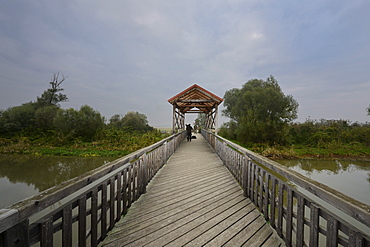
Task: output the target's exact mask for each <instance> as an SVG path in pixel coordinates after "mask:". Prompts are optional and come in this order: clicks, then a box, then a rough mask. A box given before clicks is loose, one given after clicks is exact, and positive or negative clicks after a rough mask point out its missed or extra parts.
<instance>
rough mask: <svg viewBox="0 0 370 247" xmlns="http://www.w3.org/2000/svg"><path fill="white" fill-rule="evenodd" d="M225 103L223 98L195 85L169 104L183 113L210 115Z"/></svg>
mask: <svg viewBox="0 0 370 247" xmlns="http://www.w3.org/2000/svg"><path fill="white" fill-rule="evenodd" d="M222 101H223V99H222V98H220V97H218V96H216V95H215V94H213V93H211V92H209V91H208V90H206V89H204V88H202V87H200V86H198V85H197V84H194V85H193V86H191V87H189V88H187V89H185V90H184V91H182V92H181V93H179V94H177V95H175V96H173V97H172V98H170V99H169V100H168V102H169V103H170V104H172V105H174V106H175V107H176V108H177V109H179V111H180V112H182V113H208V112H211V111H212V109H213V108H215V107H217V106H218V105H219V104H221V103H222Z"/></svg>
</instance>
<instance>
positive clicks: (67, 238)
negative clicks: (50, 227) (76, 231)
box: [62, 204, 72, 247]
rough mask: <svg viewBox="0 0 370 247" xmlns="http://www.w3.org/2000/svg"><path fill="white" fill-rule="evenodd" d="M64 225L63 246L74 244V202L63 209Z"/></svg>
mask: <svg viewBox="0 0 370 247" xmlns="http://www.w3.org/2000/svg"><path fill="white" fill-rule="evenodd" d="M62 225H63V230H62V236H63V241H62V242H63V246H65V247H68V246H72V204H69V205H68V206H67V207H65V208H64V209H63V219H62Z"/></svg>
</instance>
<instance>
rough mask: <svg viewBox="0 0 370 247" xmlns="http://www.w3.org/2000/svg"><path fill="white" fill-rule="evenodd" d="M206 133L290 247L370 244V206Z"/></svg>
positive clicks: (205, 135)
mask: <svg viewBox="0 0 370 247" xmlns="http://www.w3.org/2000/svg"><path fill="white" fill-rule="evenodd" d="M202 135H203V136H204V137H205V138H206V140H207V141H208V142H209V144H210V145H211V146H212V147H213V149H214V150H215V152H216V153H217V154H218V156H219V157H220V158H221V160H222V161H223V163H224V164H225V166H226V167H227V168H228V169H229V171H230V172H231V173H232V174H233V176H234V177H235V179H236V180H237V181H238V183H239V184H240V185H241V186H242V188H243V190H244V194H245V196H246V197H249V198H250V199H251V200H252V202H253V203H254V204H255V205H256V207H257V208H258V209H259V210H260V212H261V213H262V214H263V216H264V218H265V219H266V221H267V222H269V223H270V225H271V226H272V227H273V228H275V230H276V231H277V233H278V235H279V236H280V237H281V238H283V239H284V241H285V243H286V244H287V246H361V247H362V246H370V206H369V205H366V204H364V203H361V202H359V201H356V200H355V199H352V198H350V197H348V196H346V195H343V194H342V193H340V192H338V191H336V190H334V189H332V188H330V187H328V186H326V185H324V184H321V183H319V182H316V181H314V180H311V179H309V178H306V177H304V176H303V175H301V174H299V173H297V172H294V171H291V170H289V169H288V168H286V167H284V166H282V165H281V164H279V163H277V162H274V161H272V160H270V159H267V158H265V157H263V156H261V155H259V154H256V153H254V152H252V151H250V150H248V149H245V148H243V147H241V146H239V145H237V144H235V143H232V142H230V141H228V140H226V139H224V138H222V137H220V136H217V135H215V134H214V133H211V132H208V131H205V130H202ZM349 186H350V185H349Z"/></svg>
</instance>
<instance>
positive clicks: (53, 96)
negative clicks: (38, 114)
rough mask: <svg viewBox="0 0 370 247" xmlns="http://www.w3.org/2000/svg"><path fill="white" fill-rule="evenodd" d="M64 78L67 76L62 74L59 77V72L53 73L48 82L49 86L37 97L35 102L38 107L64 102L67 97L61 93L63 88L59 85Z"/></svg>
mask: <svg viewBox="0 0 370 247" xmlns="http://www.w3.org/2000/svg"><path fill="white" fill-rule="evenodd" d="M66 79H67V77H66V76H64V75H62V78H61V79H59V72H58V73H54V74H53V76H52V77H51V81H50V82H49V84H50V88H49V89H47V90H45V91H44V92H43V94H42V95H41V96H40V97H37V101H36V102H37V104H38V105H39V106H40V107H45V106H51V105H55V106H59V103H60V102H66V101H67V100H68V97H67V95H65V94H62V93H61V92H62V91H64V89H63V88H61V87H60V85H61V84H62V83H63V82H64V81H65V80H66Z"/></svg>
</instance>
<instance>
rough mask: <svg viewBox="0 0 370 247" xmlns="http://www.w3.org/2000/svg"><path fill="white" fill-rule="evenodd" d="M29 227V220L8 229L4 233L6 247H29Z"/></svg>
mask: <svg viewBox="0 0 370 247" xmlns="http://www.w3.org/2000/svg"><path fill="white" fill-rule="evenodd" d="M28 226H29V220H28V219H26V220H24V221H22V222H20V223H18V224H17V225H15V226H13V227H12V228H10V229H8V230H7V231H6V232H5V233H4V239H3V244H4V246H29V245H30V244H29V233H28ZM0 244H1V243H0Z"/></svg>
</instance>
